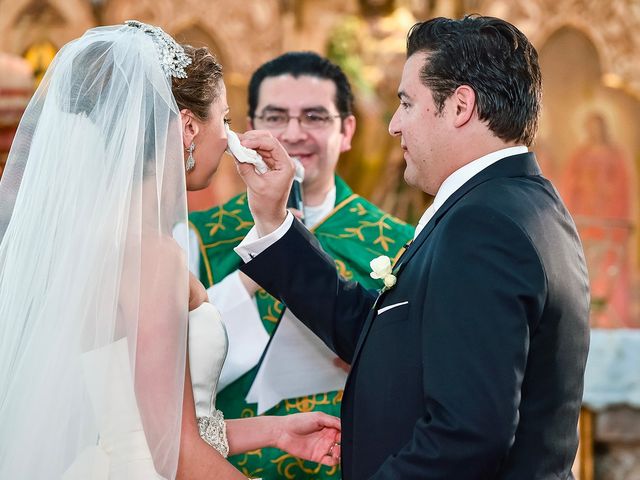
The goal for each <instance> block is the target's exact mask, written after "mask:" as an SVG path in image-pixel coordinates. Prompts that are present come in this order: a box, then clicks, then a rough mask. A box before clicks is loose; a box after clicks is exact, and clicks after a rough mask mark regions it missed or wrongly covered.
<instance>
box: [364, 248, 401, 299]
mask: <svg viewBox="0 0 640 480" xmlns="http://www.w3.org/2000/svg"><path fill="white" fill-rule="evenodd" d="M369 265H370V266H371V273H370V274H369V275H370V276H371V278H373V279H376V280H379V279H380V280H382V282H383V283H384V288H383V289H382V291H383V292H384V291H385V290H389V289H390V288H391V287H393V286H394V285H395V284H396V281H397V280H398V279H397V278H396V276H395V275H394V274H393V273H391V272H392V267H391V259H390V258H389V257H387V256H386V255H380V256H379V257H377V258H374V259H373V260H371V261H370V262H369Z"/></svg>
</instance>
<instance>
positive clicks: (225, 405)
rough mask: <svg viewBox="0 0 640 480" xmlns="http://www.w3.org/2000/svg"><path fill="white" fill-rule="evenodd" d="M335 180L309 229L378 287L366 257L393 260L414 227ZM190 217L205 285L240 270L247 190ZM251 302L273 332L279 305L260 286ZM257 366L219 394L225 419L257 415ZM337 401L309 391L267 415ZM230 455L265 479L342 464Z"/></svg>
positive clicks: (332, 470)
mask: <svg viewBox="0 0 640 480" xmlns="http://www.w3.org/2000/svg"><path fill="white" fill-rule="evenodd" d="M335 181H336V205H335V208H334V209H333V210H332V211H331V213H330V214H329V215H327V216H326V217H325V218H324V219H323V220H322V221H320V223H319V224H318V225H316V226H315V227H314V228H312V229H311V231H312V232H313V234H314V235H315V236H316V238H317V239H318V241H319V242H320V245H321V246H322V248H323V249H324V250H325V251H326V252H327V253H328V254H329V255H331V256H332V257H333V258H334V260H335V263H336V268H337V270H338V272H339V273H340V275H341V276H342V277H343V278H345V279H347V280H356V281H358V282H360V283H361V284H362V285H363V286H364V287H366V288H369V289H377V288H380V287H381V286H382V284H381V283H380V280H373V279H372V278H371V277H370V276H369V273H370V272H371V268H370V267H369V262H370V261H371V260H372V259H374V258H376V257H378V256H380V255H387V256H389V257H390V258H391V259H392V261H393V259H394V258H396V257H397V256H398V255H399V253H400V251H401V249H402V247H403V246H404V245H405V243H406V242H407V241H409V240H410V239H411V238H413V231H414V229H413V227H412V226H410V225H407V224H406V223H404V222H403V221H401V220H399V219H397V218H395V217H393V216H392V215H389V214H387V213H385V212H383V211H382V210H380V209H379V208H378V207H376V206H375V205H373V204H372V203H370V202H368V201H367V200H365V199H364V198H362V197H360V196H359V195H356V194H354V193H353V192H352V191H351V189H350V188H349V187H348V185H347V184H346V183H345V182H344V181H343V180H342V179H341V178H340V177H338V176H336V178H335ZM189 219H190V224H191V227H192V228H193V230H194V231H196V232H197V234H198V237H199V245H200V280H201V281H202V282H203V283H204V284H205V286H206V287H207V288H208V287H210V286H211V285H213V284H214V283H216V282H219V281H221V280H222V279H223V278H224V277H226V276H227V275H229V274H230V273H232V272H234V271H235V270H237V269H238V267H239V266H240V264H241V262H242V260H241V259H240V257H239V256H238V255H237V254H236V253H235V252H234V251H233V247H235V246H237V245H238V243H240V241H241V240H242V239H243V238H244V237H245V235H246V234H247V233H248V232H249V230H250V229H251V227H252V226H253V219H252V217H251V213H250V212H249V206H248V204H247V195H246V193H243V194H240V195H238V196H236V197H234V198H232V199H231V200H230V201H228V202H227V203H225V204H223V205H221V206H217V207H214V208H212V209H210V210H206V211H202V212H194V213H192V214H191V215H190V216H189ZM256 302H257V306H258V311H259V313H260V316H261V317H262V323H263V325H264V327H265V329H266V331H267V332H268V333H269V335H271V334H273V331H274V329H275V327H276V324H277V323H278V320H280V318H281V317H282V314H283V305H282V303H281V302H279V301H278V300H276V299H275V298H273V297H272V296H271V295H269V294H268V293H266V292H265V291H264V290H259V291H258V292H257V294H256ZM257 371H258V366H255V367H254V368H253V369H251V370H250V371H248V372H247V373H245V374H244V375H243V376H242V377H240V378H239V379H238V380H236V381H235V382H234V383H232V384H231V385H229V386H228V387H226V388H225V389H224V390H223V391H222V392H220V393H219V394H218V397H217V401H216V407H217V408H218V409H220V410H222V411H223V412H224V416H225V418H241V417H252V416H255V415H256V408H257V405H256V404H248V403H246V402H245V400H244V399H245V397H246V395H247V393H248V392H249V389H250V387H251V385H252V384H253V381H254V379H255V376H256V374H257ZM341 401H342V390H340V391H334V392H328V393H321V394H316V395H309V396H306V397H301V398H295V399H288V400H284V401H282V402H280V403H279V404H277V405H276V406H275V407H273V408H272V409H271V410H269V411H267V412H266V413H265V415H286V414H289V413H297V412H310V411H323V412H326V413H329V414H331V415H335V416H339V415H340V403H341ZM229 460H230V461H231V462H232V463H233V464H234V465H235V466H236V467H237V468H239V469H240V470H241V471H242V473H243V474H244V475H246V476H248V477H262V478H263V479H264V480H270V479H276V478H287V479H294V478H295V479H314V480H316V479H323V478H327V479H328V478H332V479H338V478H340V477H341V475H340V469H339V467H326V466H322V465H318V464H316V463H313V462H307V461H303V460H300V459H298V458H296V457H293V456H292V455H289V454H287V453H285V452H283V451H281V450H278V449H275V448H264V449H261V450H255V451H252V452H248V453H246V454H242V455H236V456H235V457H230V458H229Z"/></svg>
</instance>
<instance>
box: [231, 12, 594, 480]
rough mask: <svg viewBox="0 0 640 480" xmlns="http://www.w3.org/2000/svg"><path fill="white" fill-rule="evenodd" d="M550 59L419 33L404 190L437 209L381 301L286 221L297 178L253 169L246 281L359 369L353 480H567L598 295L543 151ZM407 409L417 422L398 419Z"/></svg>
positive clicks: (349, 408)
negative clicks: (539, 156) (540, 137)
mask: <svg viewBox="0 0 640 480" xmlns="http://www.w3.org/2000/svg"><path fill="white" fill-rule="evenodd" d="M540 95H541V78H540V69H539V66H538V59H537V53H536V51H535V49H534V48H533V46H532V45H531V44H530V43H529V41H528V40H527V38H526V37H525V36H524V35H523V34H522V33H521V32H520V31H519V30H518V29H516V28H515V27H514V26H513V25H511V24H509V23H507V22H505V21H503V20H499V19H495V18H489V17H479V16H472V17H466V18H464V19H462V20H449V19H444V18H436V19H432V20H429V21H426V22H424V23H419V24H417V25H415V26H414V27H413V28H412V29H411V31H410V32H409V37H408V41H407V61H406V63H405V66H404V70H403V73H402V80H401V82H400V87H399V91H398V96H399V98H400V106H399V107H398V109H397V111H396V113H395V114H394V116H393V118H392V119H391V123H390V125H389V131H390V133H391V134H392V135H394V136H398V137H400V140H401V142H400V143H401V147H402V149H403V151H404V158H405V161H406V170H405V174H404V176H405V180H406V181H407V183H409V184H411V185H413V186H415V187H417V188H420V189H421V190H423V191H424V192H427V193H430V194H434V195H435V200H434V203H433V205H432V206H431V207H429V208H428V209H427V211H426V212H425V213H424V215H423V217H422V218H421V220H420V222H419V223H418V227H417V231H416V236H415V239H414V241H413V243H412V244H411V245H410V246H409V248H408V249H407V251H406V252H405V254H404V255H403V256H402V257H401V258H400V260H399V262H398V264H397V265H396V266H395V268H394V271H393V273H392V274H386V275H385V276H386V280H387V283H388V285H391V284H392V283H393V278H392V277H391V276H390V275H393V277H395V278H396V279H397V283H396V284H395V285H393V286H391V287H390V288H387V289H386V290H384V291H383V292H382V293H381V294H380V295H379V296H377V295H376V294H375V293H373V292H371V291H366V290H364V289H363V288H362V287H360V286H359V285H358V284H356V283H350V282H345V281H343V280H342V279H340V277H339V276H338V275H337V274H336V271H335V267H334V266H333V263H332V261H331V260H330V259H329V258H328V257H327V256H326V255H325V254H324V253H323V252H322V251H321V250H320V249H319V248H318V246H317V243H316V242H315V241H314V239H313V237H312V236H311V235H310V234H309V232H308V231H307V230H306V229H305V228H304V227H303V226H302V225H301V224H300V223H299V222H297V221H294V219H293V218H292V216H291V214H287V212H286V210H285V201H286V197H287V192H288V188H289V185H290V182H291V175H292V173H291V170H292V167H291V164H290V161H289V160H288V158H287V157H286V155H285V154H284V151H283V150H282V148H281V147H280V146H279V144H278V143H277V142H276V141H275V140H274V139H273V138H272V137H270V136H269V134H267V133H265V132H248V133H247V134H246V135H245V136H244V137H243V143H244V145H245V146H247V147H250V148H257V149H258V150H259V151H260V152H261V153H262V154H263V155H264V156H265V158H266V160H267V161H268V163H270V165H271V167H272V171H271V172H270V173H269V174H268V175H265V176H264V177H260V176H257V175H256V174H255V173H253V169H252V168H250V167H247V166H245V165H239V166H238V168H239V170H240V172H241V174H242V176H243V177H244V179H245V181H246V182H247V184H248V187H249V198H250V205H251V210H252V212H253V214H254V218H255V221H256V223H255V228H254V229H253V230H252V231H251V232H250V233H249V234H248V235H247V237H246V238H245V240H244V241H243V243H242V244H241V245H240V246H239V247H238V249H237V251H238V253H239V254H240V255H241V256H242V257H243V259H244V260H245V262H247V263H246V265H244V266H243V267H242V269H243V271H244V272H245V273H247V274H249V275H250V276H251V277H253V278H254V279H255V280H256V281H257V282H258V283H260V284H261V285H262V286H264V287H265V288H266V289H267V290H268V291H269V292H270V293H272V294H273V295H274V296H276V297H279V298H281V299H282V300H283V301H284V302H285V303H286V305H287V306H288V307H289V308H290V309H291V310H292V311H293V312H294V313H295V314H296V316H297V317H298V318H299V319H301V320H302V321H303V322H304V323H305V324H306V325H307V326H308V327H309V328H311V329H312V330H313V331H314V332H315V333H316V334H317V335H318V336H320V337H321V338H322V339H323V340H324V342H325V343H326V344H327V345H328V346H329V347H330V348H332V349H333V350H334V351H335V352H336V353H337V354H338V355H340V356H341V357H342V358H343V359H344V360H345V361H346V362H349V363H350V364H351V365H352V370H351V373H350V375H349V378H348V381H347V386H346V388H345V391H344V399H343V407H342V428H343V433H342V445H341V448H342V462H343V463H342V466H343V478H345V479H362V478H376V479H455V480H461V479H518V480H522V479H550V478H558V479H566V478H572V477H571V465H572V462H573V458H574V456H575V453H576V448H577V435H576V425H577V419H578V414H579V410H580V403H581V397H582V386H583V372H584V366H585V361H586V355H587V349H588V306H589V292H588V279H587V273H586V268H585V263H584V256H583V252H582V247H581V245H580V241H579V239H578V235H577V233H576V229H575V226H574V224H573V221H572V220H571V217H570V216H569V214H568V212H567V210H566V208H565V207H564V205H563V203H562V200H561V199H560V198H559V196H558V194H557V192H556V190H555V188H554V187H553V186H552V185H551V184H550V183H549V181H548V180H546V179H545V178H544V177H542V176H541V173H540V169H539V167H538V164H537V162H536V159H535V157H534V155H533V154H532V153H529V152H528V149H527V147H529V146H530V145H531V143H532V142H533V140H534V136H535V133H536V129H537V124H538V116H539V111H540ZM399 407H400V408H399Z"/></svg>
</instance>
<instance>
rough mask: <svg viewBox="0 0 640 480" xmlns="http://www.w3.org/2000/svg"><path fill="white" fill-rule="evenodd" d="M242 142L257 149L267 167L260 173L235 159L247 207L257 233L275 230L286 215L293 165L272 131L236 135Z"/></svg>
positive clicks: (254, 131) (249, 165)
mask: <svg viewBox="0 0 640 480" xmlns="http://www.w3.org/2000/svg"><path fill="white" fill-rule="evenodd" d="M239 137H240V140H241V143H242V145H244V146H245V147H247V148H251V149H253V150H256V151H257V152H258V153H259V154H260V155H261V156H262V158H263V160H264V161H265V163H266V164H267V165H268V167H269V171H268V172H266V173H264V174H262V175H259V174H257V173H256V172H255V169H254V167H253V165H251V164H246V163H239V162H236V167H237V168H238V173H239V174H240V176H241V177H242V179H243V180H244V182H245V183H246V184H247V196H248V199H249V208H250V209H251V214H252V215H253V218H254V220H255V225H256V228H257V229H258V233H259V234H260V236H264V235H267V234H269V233H271V232H273V231H274V230H276V229H277V228H278V227H279V226H280V225H282V222H284V219H285V218H286V216H287V209H286V205H287V198H288V197H289V190H291V184H292V182H293V175H294V173H295V166H294V163H293V160H291V158H290V157H289V155H288V154H287V152H286V151H285V149H284V148H283V147H282V145H280V142H278V140H276V139H275V138H274V137H273V135H271V133H269V132H267V131H263V130H251V131H248V132H246V133H244V134H241V135H239Z"/></svg>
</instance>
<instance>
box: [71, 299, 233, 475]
mask: <svg viewBox="0 0 640 480" xmlns="http://www.w3.org/2000/svg"><path fill="white" fill-rule="evenodd" d="M227 347H228V340H227V334H226V331H225V328H224V324H223V323H222V319H221V317H220V313H219V312H218V311H217V310H216V308H215V307H214V306H213V305H211V304H210V303H203V304H202V305H201V306H200V307H198V308H196V309H195V310H193V311H192V312H189V366H190V373H191V383H192V385H193V395H194V401H195V407H196V415H197V417H198V418H201V417H209V416H212V415H214V414H215V413H216V410H215V400H216V387H217V384H218V378H219V376H220V372H221V370H222V365H223V363H224V359H225V357H226V355H227ZM82 363H83V372H84V377H85V381H86V384H87V390H88V392H89V396H90V397H91V403H92V405H93V407H94V411H95V414H96V420H97V423H98V428H99V430H100V435H99V441H98V444H97V445H95V446H92V447H88V448H86V449H85V450H84V451H83V452H82V453H81V454H80V455H79V456H78V458H77V459H76V460H75V462H74V463H73V464H72V465H71V467H69V469H68V470H67V471H66V472H65V473H64V474H63V476H62V479H63V480H88V479H91V480H147V479H150V480H156V479H162V477H161V476H160V475H159V474H158V473H157V472H156V470H155V468H154V465H153V460H152V457H151V452H150V451H149V446H148V445H147V441H146V438H145V435H144V430H143V427H142V421H141V419H140V413H139V411H138V406H137V403H136V398H135V394H134V390H133V379H132V376H131V367H130V364H129V353H128V348H127V340H126V338H123V339H120V340H118V341H116V342H114V343H112V344H110V345H107V346H106V347H103V348H100V349H97V350H92V351H90V352H87V353H85V354H83V361H82ZM105 379H106V381H105ZM96 380H97V381H96Z"/></svg>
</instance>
